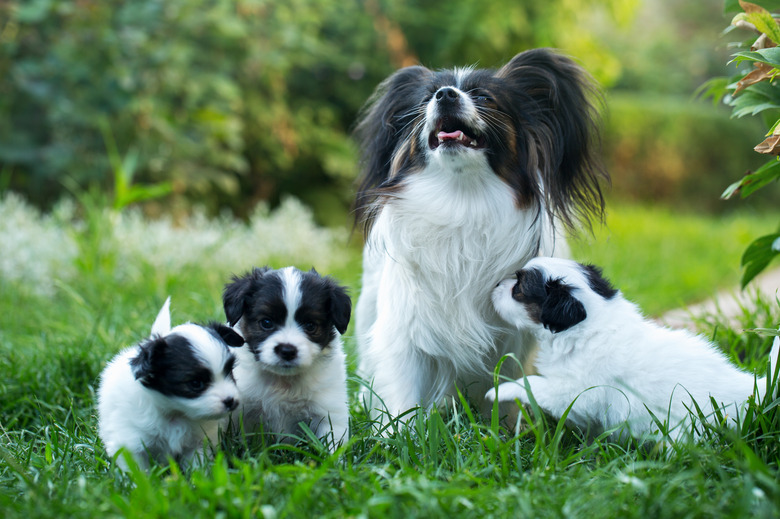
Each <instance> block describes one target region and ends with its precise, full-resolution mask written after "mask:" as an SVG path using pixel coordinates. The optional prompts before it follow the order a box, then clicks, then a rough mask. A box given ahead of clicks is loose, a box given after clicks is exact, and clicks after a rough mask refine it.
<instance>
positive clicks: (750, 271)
mask: <svg viewBox="0 0 780 519" xmlns="http://www.w3.org/2000/svg"><path fill="white" fill-rule="evenodd" d="M778 255H780V233H775V234H769V235H767V236H762V237H760V238H758V239H757V240H755V241H754V242H753V243H751V244H750V245H748V248H747V249H745V253H744V254H743V255H742V266H743V267H744V268H745V272H743V274H742V288H745V287H746V286H747V284H748V283H750V282H751V281H752V280H753V278H755V277H756V276H757V275H759V274H760V273H761V272H763V270H764V269H765V268H766V267H767V265H769V262H770V261H772V260H773V259H774V258H775V257H776V256H778Z"/></svg>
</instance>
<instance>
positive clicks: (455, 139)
mask: <svg viewBox="0 0 780 519" xmlns="http://www.w3.org/2000/svg"><path fill="white" fill-rule="evenodd" d="M428 146H429V147H430V148H431V149H432V150H435V149H436V148H438V147H439V146H449V147H453V146H465V147H466V148H473V149H481V148H484V147H485V137H484V136H482V135H480V134H479V133H478V132H477V131H476V130H473V129H471V128H469V127H468V125H467V124H465V123H464V122H463V121H460V120H458V119H453V118H451V117H442V118H441V119H439V121H438V123H437V124H436V129H434V130H433V131H432V132H431V134H430V135H429V136H428Z"/></svg>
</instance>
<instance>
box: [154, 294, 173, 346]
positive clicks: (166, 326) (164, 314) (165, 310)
mask: <svg viewBox="0 0 780 519" xmlns="http://www.w3.org/2000/svg"><path fill="white" fill-rule="evenodd" d="M170 331H171V296H168V299H166V300H165V303H163V306H162V308H161V309H160V311H159V312H158V313H157V318H156V319H155V320H154V323H153V324H152V337H162V336H164V335H168V332H170Z"/></svg>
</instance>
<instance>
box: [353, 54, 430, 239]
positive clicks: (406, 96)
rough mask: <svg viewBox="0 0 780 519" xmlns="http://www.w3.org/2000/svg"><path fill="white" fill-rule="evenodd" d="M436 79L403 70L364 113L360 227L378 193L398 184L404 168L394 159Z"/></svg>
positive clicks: (358, 130) (420, 70)
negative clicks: (399, 171) (397, 172)
mask: <svg viewBox="0 0 780 519" xmlns="http://www.w3.org/2000/svg"><path fill="white" fill-rule="evenodd" d="M432 79H433V72H431V71H430V70H429V69H427V68H425V67H421V66H412V67H405V68H402V69H400V70H398V71H397V72H395V73H394V74H393V75H391V76H390V77H388V78H387V79H385V80H384V81H383V82H382V83H380V84H379V86H378V87H377V88H376V91H375V92H374V93H373V95H372V96H371V98H370V99H369V100H368V102H367V103H366V105H365V106H364V107H363V108H362V109H361V112H360V114H359V117H358V124H357V126H356V127H355V131H354V135H355V138H356V140H357V141H358V143H359V145H360V150H361V160H360V170H361V176H360V184H359V186H358V190H357V197H356V199H355V207H354V209H355V218H356V223H358V224H360V223H362V222H366V217H367V215H368V211H369V206H370V205H371V202H372V201H373V200H375V199H376V196H377V192H376V189H377V188H382V187H387V186H388V185H389V184H391V183H392V182H393V181H394V176H395V174H394V171H395V170H397V169H398V167H399V166H400V164H399V163H398V161H395V160H393V159H394V157H395V155H396V154H397V153H398V151H399V148H400V147H401V145H402V144H403V143H405V142H407V141H408V140H409V138H410V137H409V135H410V133H411V132H412V131H413V130H414V128H415V126H416V125H415V120H416V118H417V117H419V116H420V110H419V109H418V108H419V104H420V103H421V102H422V100H423V99H424V98H425V95H426V94H427V87H428V83H429V82H430V81H431V80H432ZM407 145H408V143H407ZM366 223H367V224H368V222H366ZM365 230H366V231H368V229H367V228H366V229H365Z"/></svg>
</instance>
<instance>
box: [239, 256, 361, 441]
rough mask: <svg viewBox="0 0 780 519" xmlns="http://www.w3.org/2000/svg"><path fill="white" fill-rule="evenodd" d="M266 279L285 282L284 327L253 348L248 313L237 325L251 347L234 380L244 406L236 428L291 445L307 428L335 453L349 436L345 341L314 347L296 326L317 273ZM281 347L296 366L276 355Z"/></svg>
mask: <svg viewBox="0 0 780 519" xmlns="http://www.w3.org/2000/svg"><path fill="white" fill-rule="evenodd" d="M257 271H258V270H257V269H256V272H257ZM263 275H264V276H278V277H279V278H280V279H281V283H282V288H283V294H282V296H281V298H282V299H281V300H279V301H277V303H278V304H280V305H283V306H284V307H285V308H286V309H287V314H286V317H285V321H284V323H281V324H280V325H279V326H278V327H277V329H276V330H275V331H274V332H273V333H271V334H270V335H269V336H268V337H267V338H265V339H264V340H263V341H262V342H261V343H259V344H255V345H252V344H251V343H252V341H253V339H252V332H251V327H252V326H253V325H250V324H249V322H248V319H249V318H251V317H250V316H247V314H246V313H244V314H243V315H241V317H240V319H239V320H238V322H237V323H236V325H235V326H236V328H237V329H238V330H240V331H241V333H242V335H244V334H245V335H244V336H245V337H247V345H246V346H244V347H243V348H240V349H239V350H238V352H237V357H238V363H237V365H236V368H235V377H236V382H237V384H238V388H239V392H240V395H241V405H240V406H239V407H238V409H237V410H236V411H234V413H233V416H232V420H233V423H234V424H239V423H240V424H242V425H243V430H244V431H246V432H249V433H252V432H255V431H259V430H260V427H261V426H262V427H263V430H264V431H265V432H271V433H274V434H276V435H278V437H279V438H280V439H281V440H283V441H288V440H289V439H290V438H291V435H295V434H297V433H298V432H299V424H300V423H301V422H303V423H305V424H306V425H307V426H308V427H309V428H310V429H311V430H312V431H313V432H314V434H315V435H316V436H317V437H319V438H323V439H324V440H325V442H326V443H327V444H328V445H329V447H330V448H331V450H335V448H336V447H337V446H338V444H339V443H341V442H343V441H345V440H347V439H348V436H349V410H348V407H347V374H346V356H345V355H344V351H343V346H342V339H341V335H340V334H339V333H338V332H336V331H335V330H334V332H333V333H334V338H333V339H332V340H331V341H330V342H329V343H328V344H327V345H326V346H325V347H323V346H321V345H320V344H318V343H316V342H313V341H312V340H311V337H310V336H309V335H308V334H307V333H306V332H305V330H304V329H303V328H302V323H300V322H298V321H296V318H295V317H296V311H297V310H298V309H299V308H301V305H302V304H303V303H304V300H305V298H306V297H307V294H306V292H305V290H304V289H303V286H302V279H303V276H305V275H309V276H311V275H312V273H303V272H301V271H300V270H298V269H296V268H294V267H287V268H284V269H281V270H279V271H265V272H264V273H263ZM229 288H230V285H228V288H227V289H226V290H229ZM345 297H346V295H345ZM252 299H253V296H252V295H248V296H246V302H247V304H249V305H251V304H252ZM347 301H348V299H347ZM230 319H231V316H228V320H230ZM347 320H348V318H347ZM256 325H257V323H255V324H254V326H256ZM280 345H289V346H291V347H294V348H295V350H296V356H295V358H294V360H293V361H285V360H284V359H283V358H282V357H280V356H279V355H278V354H277V353H276V350H277V347H278V346H280ZM253 349H254V350H255V352H253V351H252V350H253Z"/></svg>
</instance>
